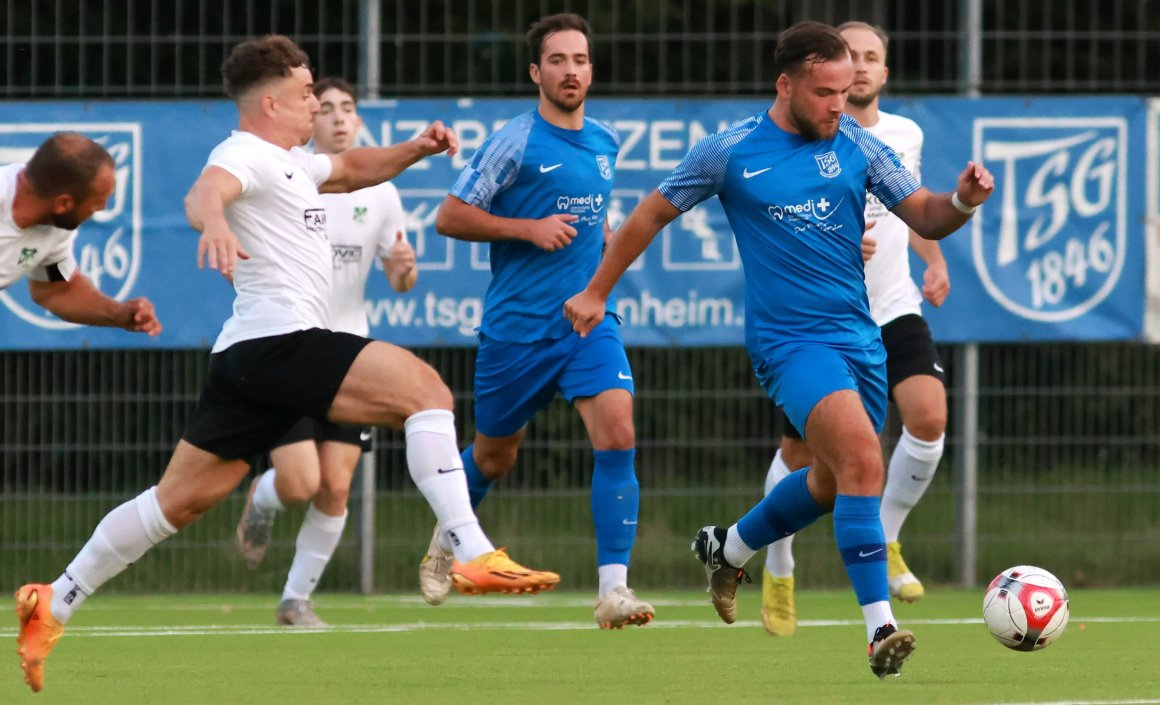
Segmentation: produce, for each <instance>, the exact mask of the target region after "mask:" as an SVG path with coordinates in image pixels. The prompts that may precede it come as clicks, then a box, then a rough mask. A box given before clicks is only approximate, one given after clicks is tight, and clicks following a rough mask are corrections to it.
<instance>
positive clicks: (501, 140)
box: [451, 116, 532, 211]
mask: <svg viewBox="0 0 1160 705" xmlns="http://www.w3.org/2000/svg"><path fill="white" fill-rule="evenodd" d="M525 117H526V116H520V117H518V118H516V119H514V120H512V121H511V122H509V123H508V124H507V125H505V126H504V127H503V128H502V129H501V130H500V131H499V132H496V133H493V134H492V135H491V137H488V138H487V140H486V141H485V142H484V143H483V145H482V146H481V147H480V148H479V150H478V151H476V153H475V156H474V157H473V158H472V160H471V164H469V165H467V166H466V167H464V168H463V171H462V172H460V174H459V178H458V179H457V180H456V181H455V185H454V186H452V187H451V195H452V196H455V197H456V198H458V199H460V200H461V201H463V202H464V203H467V204H469V205H472V206H475V207H476V208H481V209H483V210H485V211H489V210H491V201H492V199H493V198H495V196H496V194H498V193H499V192H500V191H503V190H504V189H506V188H508V187H509V186H511V185H512V183H514V182H515V180H516V176H517V175H518V174H519V171H520V163H521V162H522V161H523V158H524V151H525V149H526V147H527V144H528V135H529V134H530V132H531V129H532V120H531V118H530V117H527V119H525Z"/></svg>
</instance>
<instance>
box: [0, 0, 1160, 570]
mask: <svg viewBox="0 0 1160 705" xmlns="http://www.w3.org/2000/svg"><path fill="white" fill-rule="evenodd" d="M561 10H573V11H577V12H580V13H583V14H585V15H587V16H588V17H589V19H590V20H592V23H593V26H594V29H595V31H596V33H597V40H596V44H595V47H594V55H595V62H596V68H597V80H596V82H595V90H596V92H598V93H604V94H618V95H639V94H644V93H656V94H698V95H703V94H712V95H734V94H767V93H769V92H770V84H771V81H772V78H773V77H772V76H770V75H769V73H768V63H769V61H768V59H769V56H768V55H769V52H770V51H771V49H772V45H773V41H774V39H775V37H776V35H777V33H778V31H780V29H782V28H784V27H786V26H788V25H789V24H791V23H793V22H795V21H797V20H800V19H803V18H816V19H821V20H825V21H829V22H840V21H843V20H846V19H851V18H858V19H865V20H869V21H872V22H876V23H879V24H881V25H883V26H884V27H886V28H887V29H888V30H889V31H890V32H891V36H892V41H891V60H890V63H891V83H890V86H891V89H892V90H893V91H895V92H922V93H947V92H956V91H963V90H967V89H969V88H971V87H972V80H977V85H974V87H977V88H979V89H980V90H981V91H983V92H1037V93H1044V92H1047V93H1053V92H1054V93H1064V92H1077V91H1078V92H1150V91H1160V75H1158V74H1157V73H1156V72H1155V71H1150V68H1151V67H1155V66H1157V65H1160V3H1157V2H1151V1H1147V0H1141V1H1139V2H1129V1H1128V0H1100V1H1098V2H1097V1H1094V0H1084V1H1076V2H1067V3H1052V2H1035V1H1033V0H1007V1H1005V2H1000V1H998V0H989V1H985V2H974V3H973V2H968V1H967V0H959V1H954V0H942V1H935V2H923V1H919V0H914V1H899V2H886V1H885V0H871V1H869V2H854V1H853V0H848V1H840V0H825V1H822V0H818V1H809V0H798V1H797V2H792V1H786V2H774V1H767V2H761V1H756V0H753V1H749V2H746V1H744V0H699V1H698V2H693V1H692V0H649V1H646V0H628V1H627V2H625V1H621V2H615V1H608V2H604V1H596V0H592V1H590V2H548V1H546V0H543V1H541V0H507V1H501V0H491V1H487V0H429V1H419V2H405V1H404V0H384V1H383V2H381V3H371V2H357V1H356V0H328V1H327V2H308V1H306V0H219V1H217V2H210V1H209V0H120V1H117V0H105V1H97V0H91V1H90V0H19V1H18V0H7V1H6V2H0V43H2V44H3V46H2V48H0V60H2V61H3V62H4V63H3V67H2V69H0V73H2V74H3V75H4V76H5V78H6V80H5V82H4V85H3V89H2V90H3V92H4V93H3V94H4V95H5V96H6V97H8V98H71V99H76V98H85V99H93V98H128V97H135V98H140V97H150V98H169V97H219V96H220V76H219V74H218V67H219V66H220V63H221V60H222V58H223V57H224V55H225V52H226V51H227V50H228V48H229V47H230V46H232V45H233V44H234V43H236V42H237V41H239V40H241V39H243V38H245V37H247V36H251V35H256V34H264V33H269V32H283V33H287V34H290V35H292V36H293V37H294V38H295V39H296V40H297V41H298V42H299V43H301V44H302V45H303V47H304V48H306V49H307V50H308V52H309V53H310V55H311V56H312V59H313V62H314V64H315V65H316V68H317V69H318V72H319V73H320V74H341V75H345V76H350V77H355V76H357V77H358V78H359V82H360V85H361V86H362V88H363V89H364V90H366V91H368V92H370V93H377V94H381V95H450V96H458V95H497V94H520V95H526V94H529V93H530V86H529V83H528V81H527V77H526V67H527V63H528V57H527V56H526V49H525V48H524V47H523V44H522V35H523V32H524V30H525V29H526V27H527V26H528V25H529V24H530V22H531V21H532V20H534V19H535V18H537V17H539V16H541V15H543V14H547V13H550V12H555V11H561ZM972 11H974V12H975V15H972ZM972 16H976V17H977V18H978V21H977V22H975V23H973V24H972V22H971V20H970V18H971V17H972ZM372 28H374V31H371V29H372ZM971 46H974V47H975V48H976V49H977V50H978V51H979V53H981V54H982V55H983V57H984V60H983V62H982V64H981V67H976V68H977V69H978V68H981V70H979V71H977V79H972V78H971V76H972V70H971V64H970V61H969V60H968V59H967V58H966V57H967V56H968V55H969V54H970V52H969V51H968V49H969V48H970V47H971ZM943 353H944V355H943V357H944V360H946V361H948V372H949V373H950V375H951V383H952V390H951V401H952V404H954V403H956V402H957V401H958V400H959V397H960V392H959V389H958V387H957V379H958V377H957V375H956V372H957V370H956V369H955V367H954V366H953V365H951V364H949V363H950V361H952V360H955V359H956V358H957V357H958V355H957V353H958V351H957V350H955V349H950V348H946V349H944V350H943ZM423 354H424V356H425V357H426V358H427V359H429V360H430V361H431V362H432V363H433V364H434V365H435V366H436V367H437V368H438V369H439V370H440V371H441V372H442V373H443V374H444V375H445V377H446V378H447V379H448V380H449V383H450V384H451V386H452V388H453V389H454V390H455V391H456V395H457V400H458V416H459V418H460V419H461V420H463V422H464V423H463V426H464V433H465V438H466V437H467V436H466V434H467V433H468V432H469V430H470V428H471V423H472V419H471V414H470V403H469V400H470V389H471V365H472V359H473V353H472V351H470V350H464V349H449V350H427V351H423ZM631 357H632V362H633V366H634V369H635V370H636V371H637V378H638V385H639V395H638V404H637V424H638V438H639V448H640V454H639V457H640V463H639V476H640V478H641V484H642V510H641V522H640V539H639V543H638V548H637V550H636V552H635V560H634V568H633V572H634V576H635V578H634V582H636V583H637V584H639V585H641V586H658V587H659V586H666V587H675V586H693V585H697V584H699V579H698V571H697V570H696V566H695V565H694V564H692V562H691V559H689V558H688V557H687V555H686V550H687V542H688V539H689V537H690V534H691V532H692V531H694V530H695V529H696V528H697V527H699V526H700V525H701V524H702V523H705V522H724V521H731V520H733V519H735V518H736V517H737V516H738V515H739V513H740V512H741V511H743V510H744V509H745V508H747V507H748V506H749V505H750V504H751V503H752V502H753V501H754V500H755V499H757V497H758V496H759V494H760V488H761V483H762V478H763V476H764V472H765V468H766V466H767V464H768V461H769V459H770V457H771V455H772V452H773V449H774V446H775V443H776V438H777V436H776V433H777V431H778V430H779V429H778V427H777V424H778V423H779V420H778V419H777V417H776V416H775V415H774V414H773V413H772V409H771V407H770V404H769V402H768V401H767V400H766V399H765V397H764V395H763V394H762V393H761V391H760V389H759V388H758V387H757V385H756V384H755V383H754V381H753V378H752V373H751V372H750V371H749V367H748V362H747V361H746V359H745V354H744V352H743V351H742V350H740V349H717V348H697V349H676V348H671V349H670V348H657V349H636V350H632V351H631ZM206 361H207V360H206V352H205V351H200V350H197V351H170V352H157V351H102V352H93V351H71V352H53V353H28V352H0V409H2V412H3V416H2V425H0V433H2V435H0V464H2V470H0V472H2V475H0V483H2V484H0V490H2V494H0V585H7V586H9V587H11V586H13V585H15V584H17V583H19V582H20V581H23V580H28V579H50V578H52V577H54V576H55V575H56V574H57V573H58V571H59V570H60V568H61V567H62V566H63V565H64V564H65V563H66V562H67V561H68V559H69V558H70V557H71V556H72V555H73V554H74V553H75V551H76V549H77V548H78V547H79V546H80V544H81V543H82V542H83V541H84V540H85V539H86V538H87V536H88V535H89V533H90V532H91V530H92V527H93V526H94V525H95V524H96V522H97V521H98V520H99V518H100V517H101V516H102V515H103V514H104V513H105V512H106V511H107V510H108V509H109V508H111V507H112V506H114V505H115V504H117V503H118V502H120V501H122V500H124V499H126V498H128V497H130V496H132V495H133V494H134V493H136V492H138V491H140V490H141V489H143V488H145V487H147V486H148V485H150V484H152V483H153V482H155V481H156V479H157V478H158V477H160V474H161V472H162V471H163V469H164V466H165V463H166V461H167V459H168V456H169V452H170V450H171V448H172V446H173V444H174V442H175V441H176V439H177V438H178V436H179V435H180V431H181V428H182V426H183V424H184V419H185V418H186V416H187V414H188V413H189V411H190V410H191V409H192V405H193V403H194V401H195V399H196V395H197V392H198V390H199V388H200V384H201V381H202V379H203V375H204V370H205V366H206ZM979 375H980V387H979V402H980V414H979V425H980V428H979V431H980V433H979V441H978V447H977V449H978V456H977V457H978V464H979V468H978V470H979V487H978V489H979V499H980V501H979V506H978V512H979V522H978V540H979V543H978V546H979V554H978V560H977V561H976V566H977V568H978V570H979V572H980V575H981V576H982V575H986V574H989V573H992V572H997V570H998V569H1000V568H1002V567H1005V566H1006V565H1007V564H1013V563H1020V562H1042V563H1044V564H1046V565H1047V566H1049V567H1055V566H1059V565H1066V566H1067V567H1068V571H1069V572H1070V574H1068V573H1064V575H1063V576H1061V577H1064V579H1065V581H1068V582H1069V583H1070V584H1075V585H1083V584H1111V583H1120V584H1122V583H1147V582H1154V581H1155V579H1156V578H1155V576H1156V575H1157V572H1158V571H1157V569H1158V567H1160V528H1157V523H1156V521H1155V517H1157V516H1160V476H1158V473H1157V470H1156V468H1157V460H1158V458H1157V454H1158V450H1160V435H1158V434H1157V431H1156V429H1157V427H1158V425H1157V421H1158V416H1160V402H1158V397H1160V354H1158V352H1157V351H1156V350H1155V349H1153V348H1151V347H1146V346H1142V345H1136V344H1099V345H1095V344H1092V345H1054V344H1053V345H1049V346H1045V345H1005V346H984V347H982V349H981V359H980V364H979ZM959 433H960V430H959V429H957V428H955V427H954V426H953V425H952V428H951V429H950V431H949V439H948V441H949V442H948V450H947V454H946V456H945V458H944V461H943V464H942V467H941V470H940V472H939V474H938V476H937V477H936V480H935V483H934V486H933V487H932V489H931V491H930V492H929V493H928V496H927V497H926V498H925V499H924V501H923V503H922V504H921V505H920V506H919V508H918V509H917V510H916V511H915V513H914V515H913V517H912V519H911V521H910V522H909V523H908V525H907V528H906V530H905V533H904V535H903V539H904V541H906V542H907V543H908V545H910V546H912V548H911V549H910V550H909V551H908V560H909V561H910V563H911V567H912V568H914V569H915V571H916V572H918V573H920V574H921V575H922V576H923V577H924V578H927V579H929V580H930V581H932V582H935V583H938V582H948V581H952V580H955V579H956V578H957V576H958V575H959V573H958V564H957V554H956V550H957V547H958V546H959V543H960V536H959V535H958V531H959V529H958V528H957V527H958V525H957V523H956V511H957V510H956V507H958V506H959V502H958V499H959V497H958V494H957V492H958V490H957V489H956V488H957V485H956V480H957V479H958V476H959V473H958V468H957V467H956V465H955V462H954V459H955V450H956V449H957V448H958V446H959V440H960V437H959ZM379 442H380V446H379V452H378V454H377V456H376V457H377V468H376V476H377V481H378V486H379V493H378V496H377V498H376V499H377V501H376V503H375V507H376V509H375V513H376V526H377V532H376V538H375V545H374V555H375V559H376V562H375V563H376V568H375V576H374V578H375V579H374V584H375V586H376V587H377V588H378V589H390V590H409V589H413V586H414V575H415V569H416V565H417V560H418V558H419V556H420V554H421V552H422V550H423V547H424V546H425V545H426V541H427V538H428V536H429V529H430V522H431V517H430V513H429V510H428V509H427V508H426V507H425V505H424V504H423V502H422V500H421V498H420V497H419V496H418V494H417V492H416V491H415V490H414V489H413V487H412V485H411V484H410V481H409V480H408V479H407V475H406V471H405V469H404V462H403V461H404V458H403V453H402V445H401V438H400V437H398V436H397V435H391V434H380V437H379ZM590 464H591V457H590V454H589V452H588V445H587V441H586V436H585V434H584V431H583V428H582V426H581V424H580V421H579V419H578V417H577V415H576V414H575V413H574V412H572V411H571V410H570V409H569V408H568V407H567V406H566V405H565V404H563V403H562V402H558V403H557V404H556V405H554V406H553V407H551V408H550V409H549V410H548V411H547V412H546V413H545V414H543V415H542V416H541V417H540V418H538V419H537V420H536V422H535V423H534V425H533V426H532V428H531V430H530V434H529V438H528V442H527V444H526V447H525V450H524V453H523V455H522V456H521V461H520V465H519V467H518V468H517V469H516V470H515V471H514V472H513V474H512V476H511V477H510V478H509V479H508V480H507V481H506V482H504V483H503V484H502V485H501V486H500V487H499V488H498V489H497V490H496V492H495V493H494V496H492V497H491V498H490V499H489V500H488V502H487V503H486V504H485V505H484V507H483V509H482V512H481V516H482V518H483V520H484V523H485V525H486V526H487V527H488V530H489V532H490V533H491V534H492V535H493V536H494V537H495V538H496V540H497V541H500V542H502V543H506V544H509V545H510V546H512V548H513V550H518V555H519V556H520V558H521V559H523V560H527V561H528V562H531V563H535V564H537V565H544V566H549V567H552V568H554V569H559V570H560V571H561V572H562V573H563V574H564V576H565V579H566V580H567V584H569V585H571V586H575V587H580V586H586V585H590V584H592V583H593V581H594V579H595V575H594V573H595V571H594V570H593V569H592V568H593V562H594V561H593V559H594V555H593V554H594V547H593V542H592V540H591V535H592V530H591V523H590V520H589V518H588V509H587V505H588V499H587V484H588V478H589V474H590ZM356 486H357V485H356ZM241 502H242V495H241V493H240V492H238V493H235V494H234V495H233V496H231V498H230V499H229V500H227V501H226V502H224V503H223V505H222V506H221V507H219V508H217V509H215V510H213V511H212V512H211V513H210V514H209V515H208V516H207V517H206V518H205V519H204V520H203V521H202V522H201V523H199V524H198V525H195V526H194V527H191V528H190V529H188V530H186V531H183V532H182V533H181V534H180V535H178V536H177V537H174V538H173V539H170V540H169V541H167V542H166V543H165V544H163V545H162V546H160V547H158V549H157V550H155V551H153V552H151V553H150V554H149V555H148V556H147V557H146V558H145V559H144V560H143V561H142V563H143V565H142V567H141V568H142V569H139V570H133V571H130V572H129V573H128V574H126V575H125V576H124V577H122V578H120V579H118V580H117V581H114V583H113V584H112V585H110V588H111V589H114V590H235V589H262V590H275V589H277V588H278V587H279V586H280V584H281V581H282V578H283V576H284V571H285V569H286V566H287V565H288V562H289V555H290V553H291V551H292V550H293V537H294V533H295V531H296V527H297V523H298V522H297V517H296V516H295V515H293V514H291V515H289V516H287V517H286V518H284V519H283V520H282V521H281V523H280V524H279V526H278V527H277V529H276V533H275V539H276V540H275V545H274V547H273V549H272V550H271V552H270V554H269V555H268V557H267V561H266V564H265V567H264V568H263V569H262V571H261V572H259V573H258V574H257V575H252V574H249V573H247V572H246V571H244V569H243V568H242V563H241V562H240V560H238V559H237V558H236V556H235V555H234V554H233V551H232V541H231V539H232V535H233V522H234V521H235V520H236V516H237V513H238V511H239V510H240V508H241ZM829 533H830V529H829V527H828V524H827V523H826V522H822V523H821V524H820V525H819V526H817V527H815V528H812V529H810V531H809V532H807V533H806V534H805V535H803V536H802V537H801V538H800V539H799V541H798V543H797V546H798V553H799V560H798V569H799V580H800V581H801V582H802V583H804V584H807V585H808V584H841V583H842V582H843V581H844V577H843V574H842V572H841V565H840V561H839V559H838V557H837V555H836V553H835V551H834V550H833V548H832V541H830V540H829V538H828V534H829ZM354 535H355V532H350V531H348V538H347V539H345V540H344V543H343V545H342V547H341V548H340V551H339V554H338V555H337V556H336V559H335V562H334V564H333V565H332V567H331V568H330V570H329V571H328V576H327V578H326V583H327V585H328V586H329V587H331V588H334V589H354V588H357V587H358V586H359V585H360V583H359V580H358V578H357V577H356V571H355V567H356V565H357V563H358V561H357V558H356V556H357V551H356V546H355V543H356V539H355V538H353V536H354ZM1060 556H1066V559H1061V558H1060ZM1061 572H1063V571H1062V570H1061Z"/></svg>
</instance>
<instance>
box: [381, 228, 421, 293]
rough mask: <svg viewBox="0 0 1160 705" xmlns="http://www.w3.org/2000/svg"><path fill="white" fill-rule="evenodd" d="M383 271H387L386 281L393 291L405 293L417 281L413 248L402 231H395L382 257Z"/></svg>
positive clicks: (417, 273)
mask: <svg viewBox="0 0 1160 705" xmlns="http://www.w3.org/2000/svg"><path fill="white" fill-rule="evenodd" d="M383 271H385V272H386V273H387V281H388V282H390V284H391V288H392V289H394V290H395V291H397V292H399V293H401V294H405V293H406V292H408V291H410V290H411V289H413V288H414V287H415V282H417V281H419V270H418V268H417V267H416V266H415V248H414V247H411V243H409V242H407V236H406V235H405V234H403V231H402V230H400V231H399V232H397V233H395V241H394V242H393V243H391V249H390V250H389V252H388V254H387V256H386V257H384V258H383Z"/></svg>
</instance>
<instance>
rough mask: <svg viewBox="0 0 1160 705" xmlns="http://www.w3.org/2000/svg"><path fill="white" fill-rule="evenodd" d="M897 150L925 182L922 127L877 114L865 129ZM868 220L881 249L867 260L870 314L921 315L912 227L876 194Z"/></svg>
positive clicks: (882, 318)
mask: <svg viewBox="0 0 1160 705" xmlns="http://www.w3.org/2000/svg"><path fill="white" fill-rule="evenodd" d="M866 129H867V130H869V131H870V133H871V134H873V135H874V136H875V137H877V138H878V139H880V140H882V142H883V143H885V144H886V146H887V147H890V148H891V149H893V150H894V153H895V154H897V155H898V159H899V161H901V162H902V164H903V166H905V167H906V168H907V169H909V170H910V173H912V174H914V178H915V179H917V180H918V181H920V182H921V181H922V177H921V176H920V168H921V164H922V140H923V135H922V128H921V127H919V126H918V124H917V123H916V122H914V121H913V120H911V119H909V118H904V117H902V116H901V115H894V114H892V113H884V112H879V113H878V122H877V123H876V124H874V125H872V126H870V127H867V128H866ZM866 223H867V225H869V224H870V223H875V226H874V229H873V230H871V231H870V236H871V237H873V238H874V239H875V240H877V241H878V250H877V251H876V252H875V253H874V256H873V257H871V258H870V261H869V262H867V263H866V293H867V294H869V296H870V315H871V317H873V318H874V322H875V323H877V324H878V325H880V326H884V325H886V324H887V323H889V322H891V321H893V320H894V319H896V318H898V317H899V316H905V315H907V314H917V315H922V292H921V291H919V289H918V287H917V286H916V285H915V283H914V280H913V279H911V278H910V249H909V245H910V227H909V226H908V225H907V224H906V223H904V222H902V219H901V218H899V217H898V216H896V215H894V214H893V213H891V212H890V211H889V210H887V209H886V206H884V205H882V202H881V201H879V200H878V198H877V197H876V196H874V195H873V194H870V195H868V196H867V197H866Z"/></svg>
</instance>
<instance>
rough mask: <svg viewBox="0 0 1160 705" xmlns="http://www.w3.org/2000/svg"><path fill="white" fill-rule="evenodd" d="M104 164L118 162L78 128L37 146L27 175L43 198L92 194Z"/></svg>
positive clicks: (25, 168)
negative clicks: (76, 130) (78, 130)
mask: <svg viewBox="0 0 1160 705" xmlns="http://www.w3.org/2000/svg"><path fill="white" fill-rule="evenodd" d="M102 166H108V167H109V168H110V169H111V168H113V167H114V166H115V164H114V163H113V158H112V157H111V156H109V153H108V152H106V151H105V148H104V147H102V146H101V145H99V144H97V143H96V142H94V141H92V140H91V139H89V138H88V137H85V136H84V135H82V134H80V133H77V132H57V133H56V134H54V135H53V136H52V137H49V138H48V139H46V140H45V141H44V142H42V143H41V144H40V146H39V147H37V149H36V152H35V153H34V154H33V155H32V159H29V160H28V163H27V164H26V165H25V166H24V176H25V178H27V179H28V183H29V184H31V185H32V190H33V191H35V192H36V195H37V196H39V197H40V198H53V197H55V196H59V195H61V194H68V195H69V196H72V197H73V199H75V200H77V201H80V200H84V199H85V198H86V197H88V195H89V192H90V190H91V189H92V186H93V181H94V180H95V179H96V178H97V173H98V172H99V171H100V170H101V167H102Z"/></svg>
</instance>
